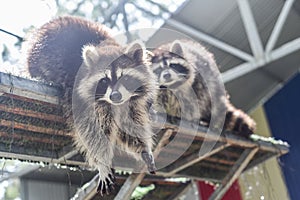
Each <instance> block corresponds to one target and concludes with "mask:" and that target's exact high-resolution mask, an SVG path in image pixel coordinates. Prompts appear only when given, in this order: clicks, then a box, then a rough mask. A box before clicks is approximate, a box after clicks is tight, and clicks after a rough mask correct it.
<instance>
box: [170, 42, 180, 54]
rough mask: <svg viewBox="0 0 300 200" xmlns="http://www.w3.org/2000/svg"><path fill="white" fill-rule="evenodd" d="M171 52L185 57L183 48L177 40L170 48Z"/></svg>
mask: <svg viewBox="0 0 300 200" xmlns="http://www.w3.org/2000/svg"><path fill="white" fill-rule="evenodd" d="M170 52H172V53H175V54H177V55H179V56H181V57H183V47H182V44H181V42H180V41H179V40H175V41H174V42H173V43H172V44H171V47H170Z"/></svg>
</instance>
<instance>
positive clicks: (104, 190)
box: [97, 178, 115, 196]
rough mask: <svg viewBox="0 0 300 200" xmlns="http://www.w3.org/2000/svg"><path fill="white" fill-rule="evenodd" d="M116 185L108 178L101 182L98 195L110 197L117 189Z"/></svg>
mask: <svg viewBox="0 0 300 200" xmlns="http://www.w3.org/2000/svg"><path fill="white" fill-rule="evenodd" d="M113 185H114V183H112V182H110V181H109V180H108V178H106V179H105V180H99V183H98V187H97V193H100V195H101V196H103V195H109V194H110V193H111V192H112V191H113V190H114V189H115V188H114V186H113Z"/></svg>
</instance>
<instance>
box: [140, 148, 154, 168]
mask: <svg viewBox="0 0 300 200" xmlns="http://www.w3.org/2000/svg"><path fill="white" fill-rule="evenodd" d="M141 156H142V159H143V160H144V162H145V163H146V165H147V167H148V171H149V172H150V173H151V174H155V170H156V167H155V162H154V157H153V155H152V153H151V152H149V151H145V150H144V151H142V153H141Z"/></svg>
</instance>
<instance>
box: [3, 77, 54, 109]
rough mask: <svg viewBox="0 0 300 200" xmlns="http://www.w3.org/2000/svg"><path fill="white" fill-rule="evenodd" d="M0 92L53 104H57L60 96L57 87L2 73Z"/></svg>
mask: <svg viewBox="0 0 300 200" xmlns="http://www.w3.org/2000/svg"><path fill="white" fill-rule="evenodd" d="M0 91H1V92H3V93H12V94H16V95H19V96H24V97H28V98H31V99H36V100H39V101H45V102H49V103H53V104H58V102H59V100H58V97H59V96H60V91H59V89H58V86H54V85H51V84H46V83H42V82H39V81H34V80H29V79H25V78H22V77H17V76H13V75H11V74H6V73H2V72H0Z"/></svg>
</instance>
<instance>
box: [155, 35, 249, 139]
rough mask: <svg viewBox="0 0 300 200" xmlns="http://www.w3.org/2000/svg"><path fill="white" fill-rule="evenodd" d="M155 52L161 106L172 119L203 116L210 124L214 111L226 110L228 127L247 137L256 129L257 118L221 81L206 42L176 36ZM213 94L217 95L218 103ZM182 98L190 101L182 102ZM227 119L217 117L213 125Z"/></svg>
mask: <svg viewBox="0 0 300 200" xmlns="http://www.w3.org/2000/svg"><path fill="white" fill-rule="evenodd" d="M153 54H154V55H153V56H152V70H153V72H154V73H155V75H156V76H157V81H158V83H159V85H160V91H159V92H158V97H157V105H158V106H157V110H158V111H165V112H166V113H167V115H168V116H169V120H170V121H171V122H172V123H174V122H177V121H178V120H179V119H180V118H185V119H186V120H188V121H191V120H193V121H195V120H197V119H199V120H198V122H200V124H201V125H204V126H209V125H210V121H211V117H212V114H214V115H215V116H219V115H220V114H219V113H224V114H225V123H224V127H223V128H224V129H225V130H228V131H232V132H234V133H236V134H239V135H242V136H245V137H248V136H249V135H251V134H252V133H253V132H254V130H255V122H254V121H253V120H252V119H251V118H250V117H249V116H248V115H247V114H245V113H244V112H243V111H241V110H239V109H236V108H235V107H234V106H233V105H232V104H231V103H230V102H229V99H228V96H227V94H226V91H224V88H223V87H222V84H220V81H218V80H220V78H219V75H218V74H219V71H218V67H217V65H216V63H215V61H214V57H213V55H212V54H211V53H210V52H208V51H207V50H206V49H205V48H204V47H203V46H202V45H200V44H198V43H194V42H192V41H188V40H175V41H174V42H173V43H168V44H164V45H162V46H160V47H159V48H157V49H155V50H153ZM187 91H190V92H189V94H187ZM192 93H194V95H191V94H192ZM212 98H213V99H215V100H214V101H215V102H214V106H212ZM179 99H183V100H181V101H185V102H187V103H184V104H181V105H180V103H179ZM193 102H194V103H193ZM192 103H193V104H194V105H193V106H191V107H190V108H189V109H187V108H186V106H185V105H190V104H192ZM182 105H184V106H183V107H182ZM174 119H175V120H174ZM223 122H224V119H222V117H217V119H216V120H215V121H214V123H216V124H215V125H212V128H214V126H216V127H218V126H222V125H223Z"/></svg>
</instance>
